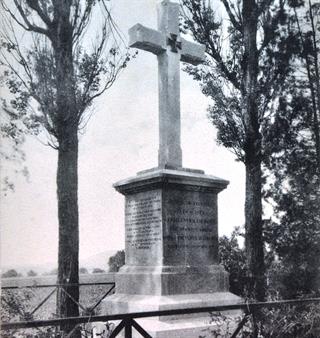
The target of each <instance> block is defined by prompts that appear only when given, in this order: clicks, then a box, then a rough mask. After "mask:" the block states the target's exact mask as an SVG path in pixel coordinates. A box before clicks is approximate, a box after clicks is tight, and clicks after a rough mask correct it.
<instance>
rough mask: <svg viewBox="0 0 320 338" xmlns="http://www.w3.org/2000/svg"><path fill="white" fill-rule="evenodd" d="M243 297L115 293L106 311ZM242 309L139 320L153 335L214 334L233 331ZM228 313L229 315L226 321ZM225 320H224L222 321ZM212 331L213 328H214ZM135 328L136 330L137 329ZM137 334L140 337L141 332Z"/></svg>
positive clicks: (173, 306)
mask: <svg viewBox="0 0 320 338" xmlns="http://www.w3.org/2000/svg"><path fill="white" fill-rule="evenodd" d="M241 302H242V299H241V298H240V297H238V296H236V295H234V294H232V293H230V292H216V293H212V294H207V293H203V294H189V295H172V296H147V295H126V294H115V295H113V296H110V297H108V298H107V299H106V300H105V301H104V302H103V309H102V314H119V313H130V312H144V311H156V310H170V309H180V308H181V309H182V308H193V307H207V306H217V305H228V304H237V303H241ZM241 314H242V313H241V311H238V310H236V311H234V310H233V311H224V312H223V313H222V315H220V314H219V316H218V317H217V318H215V316H214V315H212V314H208V313H197V314H187V315H174V316H163V317H153V318H142V319H139V320H137V322H138V323H139V324H140V325H141V326H142V327H143V328H144V329H145V330H146V331H147V332H148V333H149V334H150V335H151V336H152V337H153V338H171V337H173V338H175V337H177V338H178V337H183V338H189V337H190V338H191V337H192V338H199V337H214V335H213V334H212V332H219V330H222V332H226V331H227V330H229V331H230V332H233V331H234V329H235V327H236V325H237V323H238V322H239V321H240V320H241ZM224 317H226V318H227V319H226V320H225V321H223V319H224ZM222 323H223V324H222ZM211 331H212V332H211ZM134 332H135V330H133V333H134ZM133 337H140V336H139V334H138V333H137V332H135V333H134V335H133Z"/></svg>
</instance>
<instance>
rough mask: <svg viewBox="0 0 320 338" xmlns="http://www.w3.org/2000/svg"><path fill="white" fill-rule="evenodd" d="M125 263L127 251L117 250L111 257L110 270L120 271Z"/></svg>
mask: <svg viewBox="0 0 320 338" xmlns="http://www.w3.org/2000/svg"><path fill="white" fill-rule="evenodd" d="M124 264H125V252H124V250H119V251H117V252H116V253H115V254H114V255H113V256H111V257H110V258H109V261H108V265H109V271H110V272H118V271H119V269H120V268H121V267H122V266H123V265H124Z"/></svg>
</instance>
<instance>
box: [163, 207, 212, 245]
mask: <svg viewBox="0 0 320 338" xmlns="http://www.w3.org/2000/svg"><path fill="white" fill-rule="evenodd" d="M166 223H167V224H168V225H169V227H170V232H169V233H168V234H166V235H165V236H164V239H165V241H166V242H167V246H168V247H169V248H179V247H180V248H181V247H183V246H187V247H188V248H189V249H200V248H201V249H210V248H211V247H212V246H213V245H214V243H215V239H216V233H215V225H216V215H215V212H214V209H213V207H212V204H211V205H210V204H207V203H205V201H190V200H189V201H188V200H184V201H183V203H182V204H181V205H180V206H179V208H178V209H176V210H175V212H174V215H168V216H167V217H166Z"/></svg>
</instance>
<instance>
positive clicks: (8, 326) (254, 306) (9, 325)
mask: <svg viewBox="0 0 320 338" xmlns="http://www.w3.org/2000/svg"><path fill="white" fill-rule="evenodd" d="M307 303H320V298H308V299H299V300H296V299H294V300H292V299H290V300H282V301H272V302H253V303H240V304H231V305H217V306H207V307H194V308H183V309H171V310H158V311H144V312H131V313H122V314H114V315H92V316H81V317H69V318H57V319H50V320H35V321H22V322H3V323H2V324H1V330H12V329H24V328H25V329H26V328H35V327H45V326H60V325H63V324H66V323H68V324H71V325H74V326H76V325H78V324H85V323H89V322H108V321H114V320H120V321H121V322H120V324H119V325H120V326H121V329H122V328H124V327H126V326H128V323H130V322H131V323H132V322H135V321H134V319H139V318H150V317H161V316H173V315H185V314H195V313H205V312H207V313H210V312H221V311H228V310H243V311H245V312H246V313H252V312H254V311H256V310H259V309H262V308H276V307H281V306H283V305H289V306H290V305H302V304H307ZM135 323H136V322H135ZM131 326H133V327H135V325H133V324H131ZM116 330H117V329H116Z"/></svg>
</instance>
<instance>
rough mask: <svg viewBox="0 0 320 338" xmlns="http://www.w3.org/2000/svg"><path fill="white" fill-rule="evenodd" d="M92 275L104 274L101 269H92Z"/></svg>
mask: <svg viewBox="0 0 320 338" xmlns="http://www.w3.org/2000/svg"><path fill="white" fill-rule="evenodd" d="M92 273H105V271H104V270H102V269H100V268H94V269H93V270H92Z"/></svg>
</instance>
